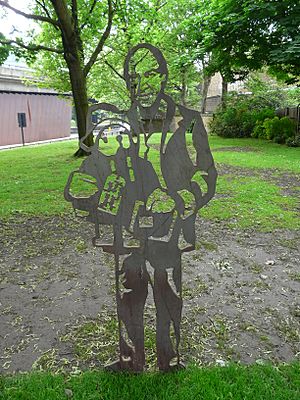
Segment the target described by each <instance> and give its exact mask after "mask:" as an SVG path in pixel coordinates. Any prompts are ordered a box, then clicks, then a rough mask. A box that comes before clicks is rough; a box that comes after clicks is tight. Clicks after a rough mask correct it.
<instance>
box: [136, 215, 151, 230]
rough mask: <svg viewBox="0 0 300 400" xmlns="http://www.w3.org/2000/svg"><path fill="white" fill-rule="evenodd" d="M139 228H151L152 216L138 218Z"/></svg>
mask: <svg viewBox="0 0 300 400" xmlns="http://www.w3.org/2000/svg"><path fill="white" fill-rule="evenodd" d="M139 227H140V228H153V217H151V216H150V217H140V218H139Z"/></svg>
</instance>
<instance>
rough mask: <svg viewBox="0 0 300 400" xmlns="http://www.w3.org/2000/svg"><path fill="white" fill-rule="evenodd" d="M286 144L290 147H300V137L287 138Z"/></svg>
mask: <svg viewBox="0 0 300 400" xmlns="http://www.w3.org/2000/svg"><path fill="white" fill-rule="evenodd" d="M285 144H286V145H287V146H288V147H300V136H296V137H295V138H293V137H289V138H287V139H286V142H285Z"/></svg>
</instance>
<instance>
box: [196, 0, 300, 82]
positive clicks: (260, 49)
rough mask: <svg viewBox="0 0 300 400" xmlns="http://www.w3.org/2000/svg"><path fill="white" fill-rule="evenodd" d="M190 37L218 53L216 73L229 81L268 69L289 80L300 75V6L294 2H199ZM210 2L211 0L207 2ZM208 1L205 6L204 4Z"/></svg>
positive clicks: (269, 0) (270, 0)
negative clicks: (219, 73)
mask: <svg viewBox="0 0 300 400" xmlns="http://www.w3.org/2000/svg"><path fill="white" fill-rule="evenodd" d="M197 3H198V6H199V11H198V12H196V13H195V14H194V15H193V16H192V18H191V19H190V21H189V28H190V38H194V41H195V45H196V46H197V48H198V49H199V51H200V52H201V51H202V52H210V53H212V54H213V63H211V65H210V69H211V70H212V71H219V72H221V74H222V75H223V76H224V77H225V78H227V79H228V80H229V81H230V80H234V79H235V78H236V77H241V76H242V77H243V76H246V75H247V74H248V73H249V72H250V71H254V70H258V69H260V68H262V67H268V68H269V69H270V70H271V71H273V72H274V73H276V75H277V77H280V78H284V79H285V80H286V81H288V82H295V81H297V80H299V75H300V33H299V25H300V7H299V2H298V1H295V0H268V1H266V0H255V1H253V0H240V1H236V0H211V1H209V2H206V1H203V0H197ZM205 3H206V4H205ZM204 4H205V10H204V7H203V5H204Z"/></svg>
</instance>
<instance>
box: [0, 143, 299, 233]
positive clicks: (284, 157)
mask: <svg viewBox="0 0 300 400" xmlns="http://www.w3.org/2000/svg"><path fill="white" fill-rule="evenodd" d="M158 139H159V138H158V136H156V137H155V136H154V139H153V142H154V143H155V142H157V143H158ZM189 140H190V138H189ZM115 143H116V142H115V140H114V139H111V141H110V142H109V144H108V145H107V151H108V152H109V151H113V150H114V148H115ZM210 143H211V147H212V150H213V154H214V158H215V161H216V162H217V165H218V167H219V169H221V170H222V166H232V167H238V168H241V169H242V171H244V172H246V174H242V175H241V176H240V175H239V174H238V173H235V172H234V171H233V173H232V174H226V175H224V174H221V175H220V176H219V179H218V186H217V194H218V195H219V197H217V198H216V199H214V200H213V201H212V202H211V203H210V204H209V206H208V207H206V208H205V209H204V210H203V211H202V215H203V216H204V217H205V218H209V219H211V218H213V219H216V220H220V221H227V222H228V223H229V224H231V225H233V226H237V227H242V228H248V227H252V226H255V227H257V228H258V229H260V230H266V231H271V230H273V229H284V228H289V229H298V228H300V219H299V218H298V217H297V213H296V212H295V209H296V208H297V204H298V202H299V196H297V195H295V194H293V195H289V196H283V195H282V193H281V190H280V187H278V185H276V184H275V183H274V181H272V180H269V179H265V176H268V174H269V175H270V176H273V175H274V176H277V177H280V176H281V175H284V174H289V175H292V176H293V175H295V176H296V175H297V176H298V177H299V174H300V149H299V148H296V149H295V148H288V147H285V146H281V145H277V144H273V143H270V142H267V141H262V140H261V141H260V140H256V139H222V138H219V137H211V138H210ZM76 146H77V142H76V141H66V142H60V143H52V144H47V145H40V146H31V147H25V148H18V149H13V150H6V151H1V152H0V180H1V187H0V202H1V207H0V217H2V218H6V217H9V216H11V215H13V214H14V213H21V214H30V215H58V214H62V213H66V212H70V211H71V208H70V204H68V203H66V202H65V201H64V199H63V189H64V185H65V183H66V180H67V177H68V175H69V173H70V172H71V171H72V170H74V169H76V168H78V167H79V165H80V163H81V162H82V160H80V159H74V158H73V157H72V154H73V153H74V151H75V150H76ZM226 148H227V149H228V150H226ZM224 149H225V150H226V151H224ZM237 149H238V150H239V151H236V150H237ZM243 149H245V150H246V151H243ZM150 159H151V161H152V162H153V164H154V165H155V166H158V163H159V153H158V151H155V150H151V153H150ZM261 172H262V173H264V175H265V176H264V177H263V178H262V177H261ZM294 192H296V194H298V193H299V194H300V187H295V188H294Z"/></svg>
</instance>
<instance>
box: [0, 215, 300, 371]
mask: <svg viewBox="0 0 300 400" xmlns="http://www.w3.org/2000/svg"><path fill="white" fill-rule="evenodd" d="M0 230H1V235H0V238H1V239H0V282H1V283H0V371H1V372H8V373H11V372H14V371H26V370H30V369H31V368H32V367H34V368H37V369H50V370H55V371H57V370H62V369H68V370H73V371H74V372H76V371H77V370H78V369H85V368H91V367H93V366H97V367H98V366H100V365H104V364H105V363H106V362H108V361H110V360H112V359H113V358H114V355H115V353H116V346H117V328H116V326H117V325H116V316H115V301H114V265H113V259H112V257H110V256H109V255H107V254H104V253H102V252H101V251H100V250H98V249H95V248H93V247H92V244H91V240H90V239H91V237H92V236H93V227H92V226H90V225H88V224H87V223H86V222H84V221H83V220H80V219H79V220H78V219H75V218H74V217H70V218H66V217H55V218H25V217H22V216H19V215H16V216H14V217H12V218H11V220H10V221H6V222H2V223H1V224H0ZM197 238H198V242H197V248H196V250H195V251H194V252H191V253H188V254H185V255H184V257H183V282H184V290H183V292H184V315H183V323H182V344H181V347H182V350H181V351H182V355H183V358H184V360H185V361H186V362H191V361H194V362H197V363H199V364H205V365H206V364H216V363H217V364H223V363H226V362H228V361H231V360H235V361H241V362H242V363H254V362H266V361H272V362H290V361H292V360H295V359H299V358H300V345H299V343H300V328H299V327H300V299H299V291H300V279H299V264H300V259H299V243H300V239H299V238H300V232H299V231H280V232H273V233H257V232H255V229H253V230H246V231H242V230H233V229H229V228H227V227H226V225H224V224H223V223H215V222H211V221H206V220H203V219H202V220H201V219H199V221H198V222H197ZM146 326H147V328H146V347H147V355H148V358H147V360H148V366H149V367H153V366H154V365H155V309H154V306H153V301H152V300H151V296H150V299H149V302H148V304H147V310H146Z"/></svg>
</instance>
